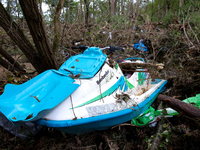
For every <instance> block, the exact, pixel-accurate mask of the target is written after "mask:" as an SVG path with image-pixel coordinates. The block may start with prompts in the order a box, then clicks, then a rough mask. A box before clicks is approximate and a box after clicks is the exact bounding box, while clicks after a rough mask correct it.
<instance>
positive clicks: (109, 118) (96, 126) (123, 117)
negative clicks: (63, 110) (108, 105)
mask: <svg viewBox="0 0 200 150" xmlns="http://www.w3.org/2000/svg"><path fill="white" fill-rule="evenodd" d="M166 83H167V81H165V82H164V83H163V84H162V85H161V86H160V87H159V88H158V89H157V90H156V91H155V92H154V93H152V94H151V96H150V97H148V98H146V99H145V100H144V101H143V102H141V103H140V104H138V106H135V107H132V108H134V110H133V109H125V110H121V111H117V112H113V113H109V114H105V115H99V116H95V117H89V118H82V119H77V120H64V121H53V120H49V121H47V120H45V119H40V120H38V121H37V122H36V123H37V124H39V125H44V126H48V127H53V128H56V129H57V130H60V131H62V132H66V133H69V134H83V133H87V132H91V131H95V130H103V129H108V128H110V127H112V126H115V125H118V124H121V123H124V122H126V121H129V120H131V119H133V118H135V117H137V116H138V115H140V114H141V113H143V112H144V111H145V110H147V109H148V108H149V107H150V106H151V104H152V103H153V102H154V100H155V99H156V97H157V96H158V94H159V93H160V92H161V90H162V89H163V88H164V86H165V84H166Z"/></svg>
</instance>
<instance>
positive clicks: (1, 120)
mask: <svg viewBox="0 0 200 150" xmlns="http://www.w3.org/2000/svg"><path fill="white" fill-rule="evenodd" d="M0 126H1V127H3V128H4V129H6V130H7V131H8V132H10V133H11V134H13V135H15V136H17V137H20V138H26V137H27V136H29V135H30V136H32V135H36V134H37V133H38V132H39V131H40V130H41V129H42V128H44V127H43V126H41V125H36V124H34V123H31V122H26V123H24V124H23V125H21V126H19V127H16V126H15V125H14V124H12V123H11V122H10V121H9V120H8V119H7V118H6V117H5V116H4V115H3V114H2V113H1V112H0Z"/></svg>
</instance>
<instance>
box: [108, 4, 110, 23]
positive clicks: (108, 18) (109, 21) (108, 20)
mask: <svg viewBox="0 0 200 150" xmlns="http://www.w3.org/2000/svg"><path fill="white" fill-rule="evenodd" d="M110 16H111V3H110V0H108V22H110Z"/></svg>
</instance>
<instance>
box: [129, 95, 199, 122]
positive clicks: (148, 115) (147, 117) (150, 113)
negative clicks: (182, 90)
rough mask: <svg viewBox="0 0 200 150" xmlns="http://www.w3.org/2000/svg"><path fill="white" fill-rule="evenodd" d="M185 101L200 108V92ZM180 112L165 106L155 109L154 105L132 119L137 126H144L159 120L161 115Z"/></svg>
mask: <svg viewBox="0 0 200 150" xmlns="http://www.w3.org/2000/svg"><path fill="white" fill-rule="evenodd" d="M183 102H186V103H188V104H191V105H193V106H194V107H197V108H199V109H200V94H197V95H196V96H195V97H190V98H187V99H185V100H183ZM178 114H179V113H178V112H177V111H175V110H173V109H172V108H164V109H161V110H155V109H154V108H153V107H151V106H150V107H149V109H147V110H146V111H145V112H144V113H143V114H142V115H140V116H138V117H137V118H134V119H132V120H131V123H132V124H134V125H137V126H144V125H147V124H151V123H152V122H155V121H156V120H159V119H160V118H161V117H173V116H174V115H178Z"/></svg>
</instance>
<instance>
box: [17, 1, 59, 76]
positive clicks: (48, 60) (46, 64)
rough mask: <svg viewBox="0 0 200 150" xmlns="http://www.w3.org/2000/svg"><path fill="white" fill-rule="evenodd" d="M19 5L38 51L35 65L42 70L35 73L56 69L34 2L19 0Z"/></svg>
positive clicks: (41, 20)
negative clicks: (37, 59)
mask: <svg viewBox="0 0 200 150" xmlns="http://www.w3.org/2000/svg"><path fill="white" fill-rule="evenodd" d="M19 3H20V6H21V8H22V11H23V14H24V16H25V18H26V22H27V24H28V27H29V29H30V33H31V35H32V37H33V41H34V43H35V46H36V48H37V51H38V52H37V53H38V55H39V62H36V63H38V64H39V65H40V66H41V67H42V68H41V69H39V70H37V71H39V72H42V71H45V70H47V69H57V64H56V61H55V57H54V54H53V52H52V49H51V47H50V45H49V42H48V39H47V36H46V32H45V29H44V24H43V19H42V16H41V14H40V12H39V10H38V7H37V3H36V0H28V1H25V0H19Z"/></svg>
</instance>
